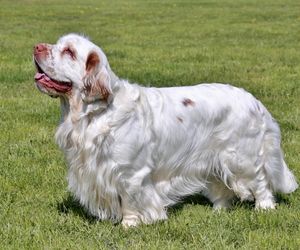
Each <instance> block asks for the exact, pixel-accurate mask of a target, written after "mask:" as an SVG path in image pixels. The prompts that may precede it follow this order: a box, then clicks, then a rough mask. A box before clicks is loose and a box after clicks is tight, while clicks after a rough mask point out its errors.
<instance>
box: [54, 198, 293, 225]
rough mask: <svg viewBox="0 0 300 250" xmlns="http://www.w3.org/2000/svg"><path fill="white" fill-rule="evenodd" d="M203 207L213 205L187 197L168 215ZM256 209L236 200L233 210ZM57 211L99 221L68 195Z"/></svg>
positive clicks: (279, 200)
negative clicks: (193, 206)
mask: <svg viewBox="0 0 300 250" xmlns="http://www.w3.org/2000/svg"><path fill="white" fill-rule="evenodd" d="M275 200H276V202H277V204H284V205H289V204H290V201H289V199H288V198H287V197H286V196H285V195H282V194H277V195H276V196H275ZM189 204H190V205H201V206H208V207H211V208H212V206H213V205H212V203H211V202H210V201H209V200H208V199H207V198H205V197H204V196H203V195H201V194H195V195H191V196H187V197H185V198H183V199H182V200H181V201H180V202H178V203H176V204H175V205H173V206H171V207H168V213H169V214H177V213H180V211H181V210H182V209H183V208H184V207H185V206H186V205H189ZM254 207H255V203H254V202H253V201H252V202H251V201H244V202H241V201H240V200H238V199H236V200H234V201H233V206H232V209H231V210H235V209H238V208H244V209H249V210H252V209H253V208H254ZM57 210H58V211H59V213H60V214H65V215H67V214H70V213H72V214H75V215H77V216H80V217H81V218H83V219H84V220H86V221H88V222H89V223H91V224H94V223H96V222H97V221H98V219H97V218H96V217H94V216H92V215H90V214H89V213H88V212H87V211H86V209H85V208H84V207H83V206H81V205H80V203H79V202H78V201H77V200H76V199H74V197H73V196H72V195H68V197H67V198H65V199H64V200H63V201H62V202H59V203H57Z"/></svg>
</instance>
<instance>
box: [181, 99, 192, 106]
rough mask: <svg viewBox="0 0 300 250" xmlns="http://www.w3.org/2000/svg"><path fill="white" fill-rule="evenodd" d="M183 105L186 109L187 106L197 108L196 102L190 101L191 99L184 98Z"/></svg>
mask: <svg viewBox="0 0 300 250" xmlns="http://www.w3.org/2000/svg"><path fill="white" fill-rule="evenodd" d="M182 104H183V105H184V106H185V107H187V106H195V102H194V101H192V100H191V99H189V98H184V99H183V100H182Z"/></svg>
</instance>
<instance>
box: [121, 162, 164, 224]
mask: <svg viewBox="0 0 300 250" xmlns="http://www.w3.org/2000/svg"><path fill="white" fill-rule="evenodd" d="M150 173H151V169H150V168H148V167H143V168H142V169H140V170H139V171H137V172H136V173H135V174H134V175H133V176H132V177H131V178H126V181H125V185H124V190H123V191H122V192H121V193H122V194H121V203H122V216H123V220H122V225H123V226H124V227H125V228H128V227H131V226H137V225H138V224H139V223H141V222H142V223H145V224H151V223H153V222H155V221H157V220H164V219H167V214H166V211H165V208H164V206H165V202H164V200H163V198H162V197H161V196H160V195H159V194H158V192H157V190H156V189H155V187H154V185H153V183H152V179H151V174H150Z"/></svg>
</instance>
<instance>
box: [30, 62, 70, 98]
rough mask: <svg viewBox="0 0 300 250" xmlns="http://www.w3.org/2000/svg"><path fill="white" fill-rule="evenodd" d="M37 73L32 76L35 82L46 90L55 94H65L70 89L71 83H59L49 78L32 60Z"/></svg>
mask: <svg viewBox="0 0 300 250" xmlns="http://www.w3.org/2000/svg"><path fill="white" fill-rule="evenodd" d="M34 62H35V66H36V69H37V73H36V74H35V76H34V79H35V82H36V83H38V84H41V85H42V86H44V87H46V88H48V89H49V88H50V89H53V90H55V91H56V92H60V93H66V92H69V91H70V90H71V89H72V83H71V82H61V81H57V80H54V79H52V78H50V77H49V76H48V75H47V74H46V73H45V72H44V71H43V70H42V69H41V67H40V66H39V65H38V63H37V62H36V61H35V60H34Z"/></svg>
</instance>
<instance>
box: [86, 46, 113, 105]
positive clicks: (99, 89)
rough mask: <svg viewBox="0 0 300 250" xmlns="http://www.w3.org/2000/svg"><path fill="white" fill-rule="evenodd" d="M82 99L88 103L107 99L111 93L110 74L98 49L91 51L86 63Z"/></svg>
mask: <svg viewBox="0 0 300 250" xmlns="http://www.w3.org/2000/svg"><path fill="white" fill-rule="evenodd" d="M85 70H86V75H85V76H84V78H83V84H84V88H83V92H82V99H83V101H84V102H86V103H92V102H95V101H96V100H103V101H107V99H108V97H109V96H110V94H111V86H110V76H109V74H108V71H107V69H106V67H105V65H104V64H103V62H101V58H100V56H99V54H98V53H97V52H96V51H92V52H90V54H89V55H88V57H87V60H86V63H85Z"/></svg>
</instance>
